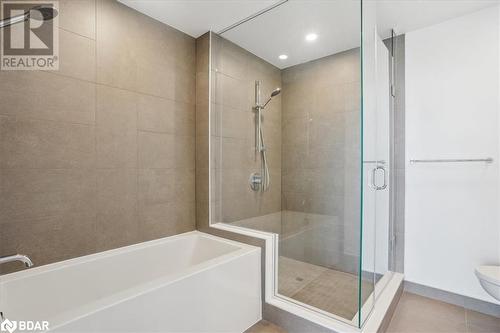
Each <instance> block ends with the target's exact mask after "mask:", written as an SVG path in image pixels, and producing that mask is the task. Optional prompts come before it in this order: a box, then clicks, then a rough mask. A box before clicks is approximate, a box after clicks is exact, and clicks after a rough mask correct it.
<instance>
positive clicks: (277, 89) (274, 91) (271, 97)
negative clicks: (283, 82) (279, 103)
mask: <svg viewBox="0 0 500 333" xmlns="http://www.w3.org/2000/svg"><path fill="white" fill-rule="evenodd" d="M279 94H281V88H276V89H274V90H273V92H272V93H271V96H270V97H269V99H268V100H267V102H266V103H265V104H264V105H263V106H262V109H264V108H265V107H266V105H267V104H269V102H270V101H271V99H273V97H276V96H278V95H279Z"/></svg>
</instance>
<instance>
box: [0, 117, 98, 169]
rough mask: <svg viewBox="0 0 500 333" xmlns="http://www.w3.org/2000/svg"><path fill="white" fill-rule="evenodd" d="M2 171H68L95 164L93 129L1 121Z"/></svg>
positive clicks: (43, 123) (30, 121)
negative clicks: (8, 169)
mask: <svg viewBox="0 0 500 333" xmlns="http://www.w3.org/2000/svg"><path fill="white" fill-rule="evenodd" d="M0 126H1V132H0V135H1V142H0V156H1V159H0V167H1V168H19V169H21V168H37V169H48V168H50V169H68V168H92V167H93V166H94V164H95V153H94V149H95V143H94V127H93V126H90V125H81V124H71V123H60V122H52V121H40V120H33V119H17V120H16V118H14V117H5V118H2V119H1V123H0Z"/></svg>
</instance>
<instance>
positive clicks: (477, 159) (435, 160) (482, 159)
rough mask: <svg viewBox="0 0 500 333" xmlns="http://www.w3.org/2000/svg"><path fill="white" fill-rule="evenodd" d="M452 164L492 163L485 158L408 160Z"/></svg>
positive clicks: (489, 159) (489, 158)
mask: <svg viewBox="0 0 500 333" xmlns="http://www.w3.org/2000/svg"><path fill="white" fill-rule="evenodd" d="M453 162H484V163H493V158H492V157H487V158H457V159H455V158H453V159H434V160H410V163H453Z"/></svg>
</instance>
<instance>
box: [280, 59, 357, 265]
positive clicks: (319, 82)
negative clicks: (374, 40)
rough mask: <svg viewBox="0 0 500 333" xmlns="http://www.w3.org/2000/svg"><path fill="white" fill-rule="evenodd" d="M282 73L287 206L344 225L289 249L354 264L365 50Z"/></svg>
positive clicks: (305, 257)
mask: <svg viewBox="0 0 500 333" xmlns="http://www.w3.org/2000/svg"><path fill="white" fill-rule="evenodd" d="M282 79H283V97H282V103H283V146H282V149H283V173H282V179H283V182H282V186H283V194H282V198H283V206H284V207H283V209H284V210H292V211H296V212H301V213H307V214H309V215H311V214H312V215H311V216H322V218H323V219H324V220H325V221H328V223H336V224H339V225H340V226H341V227H342V230H340V231H339V235H340V239H337V240H335V241H334V242H330V243H325V244H321V243H314V244H310V249H309V254H307V253H306V254H304V253H302V254H300V256H298V254H297V253H294V252H293V251H292V249H291V248H290V247H287V248H285V249H284V251H285V255H288V256H290V257H292V258H294V256H295V259H298V260H306V261H311V260H312V261H314V262H315V263H316V264H319V265H323V266H326V267H333V268H335V269H339V270H344V271H350V270H351V269H352V267H354V266H353V265H352V264H351V262H352V261H353V259H354V257H352V258H351V257H349V256H350V255H352V256H356V255H357V249H358V248H359V227H358V229H357V230H356V229H355V228H354V229H353V228H350V227H351V226H352V225H355V226H358V225H359V219H360V203H359V198H360V193H359V191H360V180H359V178H360V170H359V165H360V159H361V156H360V153H359V152H360V134H359V133H360V127H359V126H360V125H359V124H360V114H361V112H360V102H359V101H360V99H361V98H360V83H359V50H350V51H345V52H342V53H339V54H334V55H331V56H328V57H325V58H322V59H318V60H315V61H311V62H308V63H305V64H300V65H297V66H293V67H289V68H287V69H285V70H283V71H282ZM337 238H339V237H337ZM288 250H290V251H292V252H290V253H286V251H288ZM320 250H321V251H320ZM329 254H332V258H333V257H336V256H338V255H340V257H338V258H337V259H338V260H337V259H336V260H333V261H332V260H331V259H332V258H329Z"/></svg>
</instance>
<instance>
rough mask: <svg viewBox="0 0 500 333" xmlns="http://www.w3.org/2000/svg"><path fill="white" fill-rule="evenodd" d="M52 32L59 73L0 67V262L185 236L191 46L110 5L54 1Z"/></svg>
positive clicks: (42, 259)
mask: <svg viewBox="0 0 500 333" xmlns="http://www.w3.org/2000/svg"><path fill="white" fill-rule="evenodd" d="M59 33H60V70H59V71H51V72H41V71H30V72H27V71H26V72H25V71H15V72H14V71H0V99H1V100H2V105H3V107H2V108H1V109H0V224H1V225H2V230H3V232H2V235H0V237H1V238H0V255H7V254H11V253H14V252H22V253H26V254H27V255H29V256H30V257H31V258H32V259H33V260H34V262H35V264H36V265H43V264H47V263H51V262H54V261H59V260H64V259H69V258H73V257H77V256H81V255H86V254H89V253H93V252H96V251H103V250H107V249H112V248H116V247H119V246H126V245H130V244H133V243H137V242H141V241H144V240H150V239H155V238H160V237H164V236H168V235H172V234H176V233H180V232H185V231H190V230H193V229H194V228H195V193H194V192H195V133H196V129H195V99H196V93H195V89H196V87H195V80H196V68H195V65H196V54H195V51H196V49H195V47H196V46H195V40H194V39H193V38H191V37H189V36H188V35H186V34H184V33H182V32H180V31H177V30H175V29H173V28H171V27H168V26H166V25H164V24H161V23H159V22H158V21H155V20H153V19H151V18H149V17H147V16H145V15H142V14H140V13H138V12H136V11H134V10H132V9H130V8H128V7H126V6H124V5H122V4H120V3H119V2H117V1H115V0H61V1H60V14H59ZM1 269H2V272H10V271H14V270H19V269H22V267H21V266H20V265H16V264H13V265H8V266H3V267H1Z"/></svg>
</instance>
